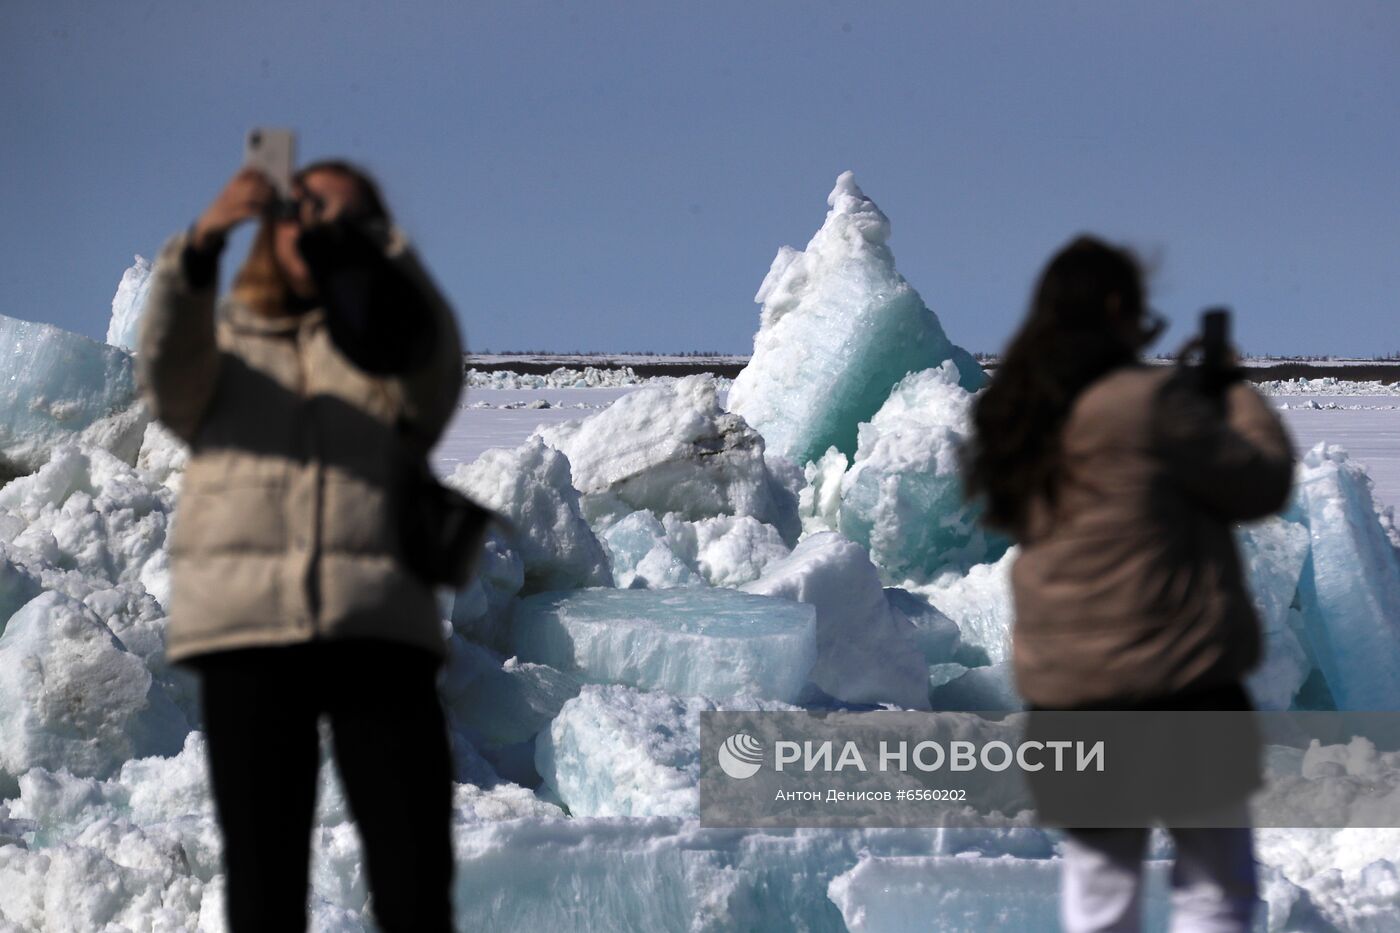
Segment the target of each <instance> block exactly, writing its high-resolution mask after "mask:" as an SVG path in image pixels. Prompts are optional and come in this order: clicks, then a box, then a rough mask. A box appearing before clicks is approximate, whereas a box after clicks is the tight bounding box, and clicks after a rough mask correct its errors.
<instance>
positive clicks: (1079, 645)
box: [964, 236, 1293, 933]
mask: <svg viewBox="0 0 1400 933" xmlns="http://www.w3.org/2000/svg"><path fill="white" fill-rule="evenodd" d="M1161 326H1162V325H1161V321H1160V319H1158V318H1156V316H1155V315H1154V314H1152V313H1151V312H1149V310H1148V308H1147V303H1146V294H1145V284H1144V276H1143V273H1142V271H1141V269H1140V266H1139V264H1138V262H1137V261H1136V259H1135V258H1134V257H1133V256H1132V254H1130V253H1129V252H1127V251H1126V250H1123V249H1120V248H1117V247H1114V246H1111V245H1109V244H1106V243H1104V242H1102V241H1100V240H1098V239H1095V238H1092V237H1087V236H1084V237H1079V238H1077V239H1075V240H1073V241H1072V242H1070V243H1069V244H1068V245H1066V246H1065V247H1064V248H1063V249H1061V250H1060V251H1059V252H1058V253H1057V254H1056V255H1055V256H1054V257H1053V258H1052V259H1051V260H1050V262H1049V264H1048V265H1047V266H1046V267H1045V269H1044V271H1043V272H1042V274H1041V276H1040V279H1039V281H1038V283H1037V285H1036V287H1035V290H1034V293H1033V296H1032V300H1031V304H1030V310H1029V313H1028V315H1027V317H1026V319H1025V320H1024V322H1023V323H1022V325H1021V327H1020V330H1019V331H1018V332H1017V334H1016V335H1015V337H1014V338H1013V339H1012V341H1011V344H1010V346H1009V348H1008V349H1007V351H1006V353H1005V355H1004V357H1003V359H1002V362H1001V364H1000V365H999V366H998V367H997V369H996V370H995V372H994V373H993V376H992V379H991V382H990V384H989V385H988V387H987V389H986V390H985V392H984V393H983V394H982V395H981V397H980V398H979V399H978V400H977V402H976V405H975V410H974V416H973V421H974V437H973V439H972V441H971V442H970V444H969V446H968V448H967V450H966V451H965V457H964V473H965V479H966V487H967V492H968V495H969V496H970V497H972V498H974V499H976V500H979V501H980V502H981V504H982V506H983V508H984V513H983V520H984V521H985V522H986V523H987V524H989V525H991V526H992V527H995V528H998V529H1001V530H1004V531H1006V532H1008V533H1010V534H1011V535H1012V537H1013V538H1015V539H1016V541H1017V542H1018V543H1019V545H1020V547H1021V551H1020V554H1019V556H1018V558H1017V559H1016V562H1015V564H1014V566H1013V568H1012V574H1011V578H1012V589H1013V597H1014V601H1015V613H1016V620H1015V626H1014V630H1013V659H1014V669H1015V676H1016V684H1017V688H1018V690H1019V691H1020V693H1021V695H1022V696H1023V697H1024V698H1025V700H1026V701H1027V703H1028V704H1029V705H1030V706H1031V707H1032V709H1033V710H1035V709H1044V710H1080V709H1096V710H1193V711H1204V710H1225V711H1248V710H1250V709H1251V704H1250V700H1249V697H1248V695H1247V694H1246V692H1245V689H1244V687H1243V684H1242V681H1243V678H1244V676H1245V674H1246V673H1247V672H1248V671H1249V670H1250V669H1251V668H1252V667H1253V666H1254V665H1255V664H1256V662H1257V660H1258V658H1259V653H1260V638H1261V635H1260V628H1259V622H1258V619H1257V618H1256V615H1255V611H1254V608H1253V604H1252V602H1251V600H1250V597H1249V594H1248V592H1247V590H1246V587H1245V580H1244V574H1243V571H1242V569H1241V563H1240V559H1239V555H1238V554H1237V552H1236V546H1235V542H1234V537H1233V533H1232V524H1233V523H1235V522H1238V521H1247V520H1252V519H1260V518H1263V517H1265V516H1267V515H1270V514H1273V513H1274V512H1277V511H1278V510H1280V509H1281V508H1282V507H1283V505H1284V503H1285V502H1286V500H1287V498H1288V495H1289V490H1290V486H1291V482H1292V474H1293V453H1292V448H1291V445H1290V442H1289V438H1288V436H1287V434H1286V432H1285V430H1284V427H1283V425H1282V423H1281V421H1280V420H1279V418H1278V416H1277V415H1276V414H1275V413H1274V412H1273V411H1272V409H1270V407H1269V406H1268V404H1267V403H1266V402H1265V401H1264V399H1263V398H1262V397H1260V395H1259V394H1258V393H1257V392H1256V391H1255V390H1254V389H1253V388H1252V387H1251V386H1249V385H1248V384H1247V383H1245V382H1243V381H1241V380H1239V379H1238V378H1237V377H1238V370H1236V369H1233V368H1231V369H1230V370H1229V371H1228V372H1227V373H1226V378H1225V379H1224V380H1223V381H1222V384H1221V385H1220V386H1219V387H1218V389H1217V391H1214V392H1212V391H1208V389H1207V387H1206V386H1205V385H1203V384H1202V382H1203V378H1202V377H1203V375H1204V374H1203V373H1202V371H1201V370H1200V369H1198V368H1194V367H1185V366H1149V365H1144V364H1143V363H1142V362H1141V361H1140V359H1139V354H1140V352H1141V350H1142V349H1143V348H1144V347H1145V346H1146V345H1147V344H1149V343H1150V342H1151V341H1152V340H1153V339H1154V338H1155V337H1156V336H1157V334H1158V333H1159V332H1160V330H1161ZM1231 366H1232V367H1233V363H1232V364H1231ZM1231 377H1234V378H1231ZM1247 761H1248V765H1249V768H1251V769H1253V771H1252V772H1251V773H1250V774H1248V775H1246V776H1245V777H1244V778H1240V779H1238V780H1236V783H1235V784H1234V785H1230V786H1221V787H1219V788H1212V793H1215V794H1216V796H1217V797H1218V798H1219V800H1218V809H1216V810H1215V811H1214V812H1213V813H1212V814H1211V815H1210V816H1209V819H1208V822H1210V824H1211V825H1213V826H1216V827H1231V828H1192V829H1187V828H1175V829H1171V830H1170V832H1171V834H1172V838H1173V841H1174V843H1175V848H1176V859H1175V863H1174V866H1173V870H1172V895H1171V901H1172V915H1173V926H1172V929H1173V930H1175V931H1212V933H1235V931H1244V930H1247V929H1249V928H1250V924H1251V918H1252V914H1253V911H1254V909H1255V905H1256V903H1257V900H1258V893H1257V880H1256V869H1255V865H1254V858H1253V848H1252V839H1251V832H1250V829H1249V815H1248V810H1247V808H1246V806H1245V800H1246V798H1247V795H1248V793H1249V791H1250V790H1252V789H1253V787H1254V786H1257V784H1258V773H1257V768H1258V764H1257V755H1256V756H1254V758H1253V759H1247ZM1179 767H1180V768H1181V769H1182V773H1183V774H1185V773H1187V769H1194V770H1195V771H1196V772H1198V773H1199V772H1202V771H1203V770H1204V769H1208V768H1209V767H1210V762H1208V761H1200V760H1196V761H1184V762H1181V763H1180V765H1179ZM1213 778H1214V774H1213V773H1209V772H1208V773H1207V775H1206V777H1205V778H1203V779H1198V780H1203V781H1204V785H1205V786H1207V787H1210V781H1211V780H1212V779H1213ZM1033 790H1034V781H1033ZM1148 803H1149V804H1150V803H1153V801H1149V802H1148ZM1182 822H1185V821H1182ZM1193 825H1195V824H1193ZM1148 833H1149V829H1148V828H1146V827H1145V826H1144V827H1143V828H1129V829H1069V830H1066V835H1065V838H1064V842H1063V851H1064V856H1065V859H1064V868H1063V888H1062V898H1061V919H1062V922H1063V926H1064V928H1065V929H1066V930H1067V931H1070V933H1088V931H1110V930H1111V931H1135V930H1138V929H1139V928H1140V924H1141V882H1142V859H1143V857H1144V855H1145V852H1144V849H1145V845H1146V842H1147V838H1148Z"/></svg>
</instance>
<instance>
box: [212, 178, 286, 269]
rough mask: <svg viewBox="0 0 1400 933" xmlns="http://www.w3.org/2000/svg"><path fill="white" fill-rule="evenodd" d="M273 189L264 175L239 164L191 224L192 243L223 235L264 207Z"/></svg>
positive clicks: (269, 201)
mask: <svg viewBox="0 0 1400 933" xmlns="http://www.w3.org/2000/svg"><path fill="white" fill-rule="evenodd" d="M275 197H276V190H275V189H274V188H273V186H272V182H270V181H268V179H267V176H266V175H264V174H263V173H262V172H260V171H258V170H257V169H255V168H242V169H239V170H238V172H237V173H236V174H235V175H234V176H233V178H231V179H229V182H228V184H226V185H224V190H222V191H220V192H219V194H218V196H217V197H215V198H214V200H213V202H212V203H211V204H210V205H209V206H208V207H207V208H205V210H204V213H203V214H201V215H200V216H199V220H197V221H195V225H194V245H195V248H196V249H202V248H204V247H206V246H208V245H209V242H210V240H211V239H213V238H217V237H222V236H225V235H226V234H227V233H228V232H229V231H230V230H232V229H233V228H234V227H236V226H238V225H239V224H241V223H243V221H245V220H249V219H251V218H253V217H257V216H259V215H260V214H262V213H263V212H264V211H265V210H267V208H268V205H270V204H271V203H272V200H273V198H275Z"/></svg>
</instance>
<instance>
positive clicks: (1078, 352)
mask: <svg viewBox="0 0 1400 933" xmlns="http://www.w3.org/2000/svg"><path fill="white" fill-rule="evenodd" d="M1143 279H1144V276H1143V272H1142V267H1141V265H1140V264H1139V262H1138V260H1137V257H1135V256H1134V255H1133V254H1132V253H1131V252H1129V251H1128V250H1126V249H1122V248H1120V247H1116V246H1110V245H1109V244H1107V243H1105V242H1103V241H1102V240H1099V239H1097V238H1095V237H1091V236H1080V237H1077V238H1075V239H1074V240H1072V241H1071V242H1070V243H1069V244H1068V245H1066V246H1065V247H1064V248H1063V249H1061V250H1060V251H1059V252H1058V253H1056V254H1055V256H1054V257H1052V258H1051V260H1050V262H1049V263H1048V264H1047V265H1046V267H1045V270H1044V271H1043V272H1042V273H1041V275H1040V280H1039V282H1038V283H1037V284H1036V287H1035V292H1034V293H1033V295H1032V298H1031V305H1030V311H1029V313H1028V314H1027V315H1026V319H1025V321H1024V322H1023V323H1022V324H1021V329H1020V330H1019V331H1018V332H1017V334H1016V335H1015V337H1013V338H1012V340H1011V345H1010V346H1009V347H1008V348H1007V350H1006V354H1005V356H1004V357H1003V359H1002V361H1001V364H1000V365H999V366H998V367H997V369H996V371H995V372H994V373H993V375H992V380H991V383H990V384H989V385H988V386H987V388H986V390H985V391H984V392H983V393H982V395H981V396H980V397H979V398H978V400H977V402H976V404H975V406H974V408H973V418H972V420H973V437H972V439H971V442H970V443H969V444H968V445H967V446H966V447H965V448H964V450H963V477H964V487H965V492H966V494H967V496H968V498H970V499H977V500H981V502H982V505H983V507H984V510H983V514H982V521H983V522H984V523H985V524H987V525H989V526H991V527H993V528H997V529H1001V530H1004V531H1007V532H1010V533H1011V534H1012V535H1013V536H1015V537H1021V536H1022V535H1023V534H1024V533H1025V530H1026V524H1027V518H1028V515H1029V510H1030V504H1031V500H1032V499H1033V498H1035V497H1037V496H1041V497H1044V499H1045V501H1047V502H1051V503H1053V502H1054V500H1055V484H1056V479H1057V477H1058V473H1059V469H1058V461H1059V452H1060V429H1061V428H1062V427H1063V426H1064V422H1065V419H1066V417H1067V416H1068V415H1069V411H1070V408H1071V406H1072V405H1073V404H1074V401H1075V399H1076V398H1077V397H1078V396H1079V393H1080V392H1082V391H1083V390H1084V389H1085V388H1087V387H1088V386H1089V384H1090V383H1092V382H1094V381H1095V380H1096V379H1098V378H1099V377H1100V376H1102V375H1104V374H1105V373H1107V372H1109V371H1110V370H1113V369H1116V368H1118V367H1120V366H1123V365H1126V364H1129V363H1132V362H1133V361H1135V360H1136V358H1137V350H1136V349H1135V348H1133V347H1130V346H1127V345H1125V343H1124V341H1123V339H1122V337H1120V336H1118V335H1117V334H1115V332H1114V329H1113V327H1112V325H1111V322H1110V320H1109V314H1110V309H1111V308H1115V307H1116V308H1117V309H1118V313H1120V314H1122V313H1126V314H1127V315H1129V317H1128V319H1129V320H1134V319H1136V320H1139V321H1141V320H1144V316H1145V312H1146V295H1145V287H1144V282H1143Z"/></svg>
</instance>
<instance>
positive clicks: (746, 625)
mask: <svg viewBox="0 0 1400 933" xmlns="http://www.w3.org/2000/svg"><path fill="white" fill-rule="evenodd" d="M513 624H514V630H513V633H514V644H513V649H514V651H515V653H516V654H517V655H519V657H520V658H521V659H522V660H525V661H534V662H537V663H540V664H548V665H549V666H551V667H555V668H558V669H560V670H563V671H577V672H578V673H579V674H580V675H581V676H582V677H583V678H584V679H585V680H588V681H591V682H594V683H618V684H627V685H629V686H633V687H640V688H642V689H646V690H665V691H668V692H670V693H676V694H680V695H682V696H697V695H700V696H710V697H716V698H723V697H732V696H740V695H743V694H752V695H755V696H760V697H764V698H767V699H774V700H784V701H787V702H792V701H794V700H796V699H797V698H798V696H799V694H800V693H801V691H802V687H803V685H804V684H805V683H806V682H807V677H808V674H810V673H811V670H812V664H813V662H814V661H815V660H816V655H817V625H816V613H815V612H814V611H813V609H812V607H811V606H807V605H804V604H802V603H798V602H793V601H792V600H788V599H776V598H773V597H769V596H754V595H752V594H749V593H738V592H735V591H734V590H727V589H718V588H714V589H712V588H709V587H702V588H697V589H681V590H610V589H591V590H575V591H572V592H564V593H541V594H539V595H537V596H531V597H529V598H527V599H524V600H521V601H520V603H518V604H517V605H516V608H515V616H514V623H513Z"/></svg>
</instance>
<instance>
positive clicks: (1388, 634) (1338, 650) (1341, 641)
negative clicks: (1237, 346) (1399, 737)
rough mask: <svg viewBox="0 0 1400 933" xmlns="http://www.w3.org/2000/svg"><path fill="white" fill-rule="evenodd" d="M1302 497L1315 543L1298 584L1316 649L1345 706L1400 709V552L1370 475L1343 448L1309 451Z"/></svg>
mask: <svg viewBox="0 0 1400 933" xmlns="http://www.w3.org/2000/svg"><path fill="white" fill-rule="evenodd" d="M1296 496H1297V499H1298V504H1299V507H1300V509H1301V511H1302V513H1303V515H1304V517H1305V521H1306V522H1307V526H1308V533H1309V536H1310V538H1311V548H1310V551H1309V555H1308V563H1307V564H1306V566H1305V567H1304V569H1303V572H1302V578H1301V580H1300V582H1299V586H1298V597H1299V602H1300V604H1301V606H1302V609H1303V620H1304V631H1305V632H1306V636H1307V641H1308V645H1309V648H1310V649H1311V652H1312V655H1313V657H1314V658H1316V661H1317V665H1318V667H1319V668H1320V669H1321V671H1322V674H1323V676H1324V677H1325V678H1326V680H1327V686H1328V687H1329V688H1330V690H1331V693H1332V697H1333V698H1334V699H1335V701H1336V703H1337V706H1338V707H1339V708H1341V709H1369V710H1400V552H1397V551H1396V549H1395V547H1394V546H1393V545H1392V544H1391V543H1390V539H1389V538H1388V537H1387V536H1386V533H1385V529H1384V528H1383V527H1382V526H1381V523H1380V521H1378V519H1377V514H1376V505H1375V501H1374V500H1373V499H1372V496H1371V479H1370V477H1369V476H1367V475H1366V471H1365V469H1364V468H1362V467H1361V466H1360V465H1359V464H1357V463H1356V462H1355V461H1353V460H1352V459H1351V458H1350V457H1349V456H1348V455H1347V453H1346V451H1345V450H1343V449H1341V448H1340V447H1336V446H1333V445H1328V444H1318V445H1317V446H1316V447H1314V448H1313V449H1312V450H1310V451H1308V453H1307V454H1306V455H1305V456H1304V457H1303V462H1302V464H1301V465H1300V467H1299V469H1298V477H1297V485H1296Z"/></svg>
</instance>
